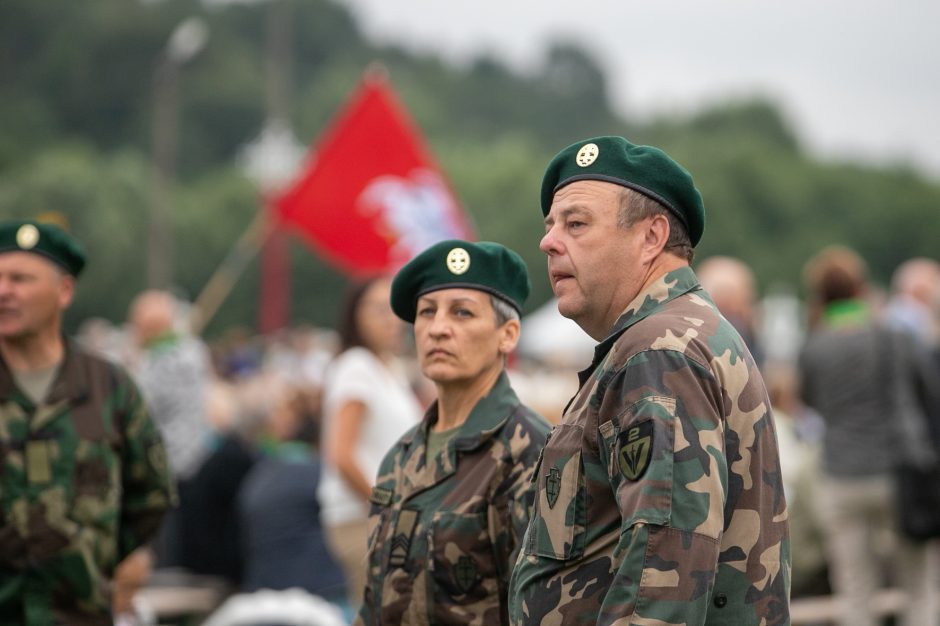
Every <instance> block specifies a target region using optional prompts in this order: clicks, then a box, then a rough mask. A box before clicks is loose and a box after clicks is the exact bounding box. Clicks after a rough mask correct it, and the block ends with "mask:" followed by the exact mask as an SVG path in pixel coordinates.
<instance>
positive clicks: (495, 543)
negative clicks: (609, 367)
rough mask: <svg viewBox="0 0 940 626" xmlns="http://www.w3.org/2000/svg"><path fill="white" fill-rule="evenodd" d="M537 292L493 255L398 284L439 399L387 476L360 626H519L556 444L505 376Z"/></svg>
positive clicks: (417, 271)
mask: <svg viewBox="0 0 940 626" xmlns="http://www.w3.org/2000/svg"><path fill="white" fill-rule="evenodd" d="M528 292H529V279H528V275H527V273H526V268H525V265H524V264H523V262H522V260H521V259H520V258H519V257H518V255H516V254H515V253H514V252H511V251H509V250H507V249H506V248H504V247H502V246H500V245H498V244H494V243H489V242H481V243H469V242H465V241H456V240H452V241H444V242H441V243H439V244H436V245H434V246H432V247H431V248H429V249H428V250H425V251H424V252H423V253H421V254H420V255H419V256H418V257H416V258H415V259H414V260H413V261H411V262H410V263H409V264H408V265H406V266H405V267H404V268H403V269H402V270H401V272H399V274H398V275H397V276H396V278H395V280H394V282H393V284H392V296H391V300H392V309H393V310H394V311H395V313H396V314H397V315H398V316H399V317H401V318H402V319H404V320H406V321H408V322H413V323H414V325H415V340H416V344H417V352H418V358H419V361H420V363H421V368H422V371H423V372H424V374H425V375H426V376H427V377H428V378H430V379H431V380H432V381H434V383H435V384H436V386H437V390H438V399H437V401H435V403H434V404H433V405H432V406H431V408H430V409H429V410H428V412H427V413H426V415H425V417H424V419H423V421H422V422H421V423H420V424H419V425H418V426H416V427H415V428H413V429H412V430H411V431H409V432H408V433H406V434H405V435H404V436H403V437H402V438H401V439H400V440H399V441H398V442H397V443H396V444H395V445H394V446H393V447H392V449H391V450H390V451H389V453H388V454H387V455H386V457H385V459H384V461H383V462H382V465H381V468H380V469H379V474H378V478H377V481H376V486H375V488H374V489H373V491H372V497H371V501H372V510H371V516H370V536H369V571H368V578H367V583H366V589H365V594H364V604H363V606H362V609H361V611H360V613H359V617H358V620H357V623H359V624H395V625H397V624H428V623H431V624H497V623H498V624H508V621H509V617H508V613H507V602H506V600H507V590H508V586H509V574H510V572H511V571H512V564H513V563H514V562H515V556H516V554H517V553H518V549H519V545H520V541H521V538H522V533H523V532H524V531H525V526H526V523H527V522H528V518H529V514H530V512H531V505H532V487H531V477H532V469H533V468H534V466H535V463H536V460H537V458H538V454H539V451H540V450H541V448H542V445H543V444H544V443H545V438H546V435H547V434H548V424H547V422H545V420H544V419H542V418H541V417H540V416H538V415H536V414H535V413H533V412H532V411H531V410H530V409H528V408H526V407H525V406H523V405H522V404H520V402H519V399H518V398H517V397H516V394H515V393H514V392H513V390H512V387H511V386H510V384H509V380H508V378H507V376H506V373H505V371H504V364H505V359H506V356H507V355H508V354H509V353H510V352H511V351H512V349H513V348H514V347H515V345H516V342H517V340H518V337H519V315H518V312H519V309H520V307H521V306H522V303H523V302H524V301H525V298H526V296H527V295H528Z"/></svg>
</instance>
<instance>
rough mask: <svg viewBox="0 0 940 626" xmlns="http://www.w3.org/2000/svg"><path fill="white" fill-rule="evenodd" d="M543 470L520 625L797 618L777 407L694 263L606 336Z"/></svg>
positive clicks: (518, 607)
mask: <svg viewBox="0 0 940 626" xmlns="http://www.w3.org/2000/svg"><path fill="white" fill-rule="evenodd" d="M580 379H581V388H580V390H579V391H578V393H577V394H576V395H575V397H574V398H573V399H572V401H571V402H570V404H569V405H568V407H567V408H566V409H565V413H564V416H563V418H562V422H561V424H559V425H558V426H557V427H556V428H555V429H554V430H553V431H552V434H551V436H550V437H549V441H548V443H547V444H546V446H545V450H544V451H543V454H542V458H541V459H540V462H539V467H538V468H537V469H536V473H535V479H536V481H537V485H538V486H537V492H536V496H535V511H534V513H533V517H532V520H531V521H530V523H529V527H528V529H527V531H526V535H525V538H524V540H523V549H522V551H521V553H520V555H519V558H518V560H517V561H516V565H515V568H514V570H513V574H512V581H511V584H510V596H509V597H510V617H511V620H512V623H513V624H516V625H522V624H526V625H528V624H620V625H627V624H644V625H652V624H656V625H659V626H662V625H666V624H669V625H678V624H682V625H692V624H696V625H698V624H741V625H757V624H762V625H766V626H772V625H781V624H789V621H790V618H789V591H790V564H789V534H788V524H787V508H786V503H785V501H784V496H783V486H782V483H781V476H780V463H779V458H778V453H777V440H776V432H775V429H774V423H773V415H772V412H771V408H770V402H769V400H768V397H767V392H766V390H765V388H764V384H763V380H762V379H761V376H760V374H759V373H758V371H757V368H756V366H755V364H754V361H753V359H752V358H751V355H750V353H749V352H748V350H747V348H746V347H745V345H744V342H743V341H742V340H741V338H740V336H739V335H738V334H737V332H736V331H735V330H734V329H733V328H732V326H731V325H730V324H729V323H728V322H727V321H726V320H725V319H724V318H723V317H721V315H720V314H719V313H718V311H717V309H716V308H715V306H714V304H713V303H712V302H711V300H710V298H709V297H708V295H707V294H706V293H705V292H704V291H702V289H701V287H700V286H699V285H698V280H697V278H696V277H695V274H694V273H693V272H692V270H691V269H690V268H681V269H678V270H675V271H673V272H670V273H668V274H666V275H665V276H663V277H662V278H661V279H660V280H658V281H657V282H656V283H655V284H653V285H651V286H650V287H649V288H648V289H647V290H646V291H644V292H643V293H640V294H639V295H638V296H637V298H636V299H634V301H633V302H632V303H631V304H630V305H629V306H628V307H627V309H626V310H625V312H624V313H623V315H622V316H621V317H620V319H619V320H618V321H617V323H616V325H615V327H614V329H613V332H612V333H611V335H610V336H608V338H607V339H605V340H604V341H603V342H602V343H601V344H599V345H598V346H597V349H596V352H595V357H594V363H593V365H592V367H591V368H589V369H588V370H585V371H584V372H582V373H581V375H580Z"/></svg>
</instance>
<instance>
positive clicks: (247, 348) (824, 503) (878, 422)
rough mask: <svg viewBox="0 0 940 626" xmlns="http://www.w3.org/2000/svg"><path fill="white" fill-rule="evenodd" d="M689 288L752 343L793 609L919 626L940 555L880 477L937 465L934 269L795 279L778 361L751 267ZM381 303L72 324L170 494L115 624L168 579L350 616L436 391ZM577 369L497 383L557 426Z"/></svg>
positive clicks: (531, 366)
mask: <svg viewBox="0 0 940 626" xmlns="http://www.w3.org/2000/svg"><path fill="white" fill-rule="evenodd" d="M695 271H696V273H697V275H698V276H699V278H700V280H701V283H702V285H703V286H704V287H705V289H706V291H708V292H709V294H710V295H711V296H712V298H713V299H714V301H715V303H716V305H717V306H718V308H719V309H720V310H721V312H722V313H723V315H724V316H725V317H726V318H727V319H728V320H729V321H731V322H732V323H733V324H734V326H735V327H736V328H737V329H738V330H739V332H740V334H741V336H742V337H743V338H744V339H745V341H746V342H747V343H748V346H749V348H750V350H751V352H752V353H753V354H754V356H755V358H756V359H757V361H758V363H759V364H760V365H761V369H762V371H763V374H764V378H765V381H766V384H767V386H768V389H769V391H770V397H771V400H772V402H773V404H774V414H775V418H776V421H777V429H778V431H777V432H778V437H779V441H778V444H779V447H780V459H781V464H782V468H781V469H782V474H783V481H784V485H785V491H786V496H787V500H788V504H789V515H790V523H791V555H792V559H793V571H792V574H793V577H792V583H793V586H792V590H793V596H794V598H796V597H801V596H813V595H822V594H830V593H833V594H837V595H839V597H842V598H846V599H848V602H847V603H846V605H845V606H847V607H854V609H853V610H854V611H855V612H854V613H853V617H852V621H851V622H850V623H853V624H869V623H871V624H874V623H877V622H876V621H875V619H874V618H873V617H872V616H871V615H870V612H868V610H867V609H866V607H867V599H868V598H869V597H870V596H871V594H872V593H873V592H874V590H875V589H877V588H880V587H885V586H891V587H899V588H903V589H904V590H905V591H906V592H907V593H908V594H909V597H910V598H911V599H912V600H913V604H916V606H917V608H918V610H919V611H920V613H919V615H920V617H917V616H914V617H912V618H911V619H913V620H915V621H912V622H910V623H923V624H931V623H935V621H931V620H935V619H936V615H937V614H938V608H937V605H936V601H935V597H936V596H937V595H938V594H940V568H938V562H940V545H938V544H937V543H936V541H935V540H933V539H930V538H926V539H912V538H911V537H910V536H909V534H907V533H903V532H899V530H898V528H899V525H898V517H899V504H898V494H897V481H896V478H895V473H894V470H895V468H896V467H897V466H898V465H899V462H900V461H901V460H904V459H909V458H914V457H917V456H918V455H926V456H925V457H924V459H925V460H924V464H926V465H929V464H930V462H931V459H930V458H928V457H929V456H930V455H931V454H936V450H940V442H938V440H937V439H938V438H940V426H938V423H937V422H938V421H940V403H937V402H936V398H933V397H931V394H932V393H933V395H936V391H937V389H940V375H938V374H937V372H938V371H940V341H938V340H940V265H938V264H937V263H936V262H935V261H933V260H929V259H923V258H918V259H912V260H910V261H908V262H906V263H904V264H902V265H901V266H899V267H898V268H897V271H896V272H895V273H894V276H893V278H892V280H891V283H890V286H889V287H888V288H887V289H879V288H877V287H875V286H874V285H873V284H872V283H871V281H870V280H869V278H868V275H867V268H866V265H865V262H864V260H863V259H862V258H860V257H859V256H858V255H857V254H856V253H855V252H853V251H852V250H849V249H846V248H839V247H833V248H827V249H825V250H822V251H820V253H819V254H818V255H817V256H815V257H814V258H813V259H810V260H809V261H808V263H807V265H806V268H805V271H804V279H805V285H804V286H805V299H804V302H805V305H804V307H805V308H804V313H803V315H802V316H801V319H800V320H798V321H799V327H800V331H801V333H800V334H801V337H800V338H799V340H798V343H799V345H798V346H791V347H792V348H793V349H791V350H786V349H784V350H780V349H778V348H779V347H775V346H772V345H765V344H767V343H769V342H772V341H773V336H772V335H771V334H768V333H767V332H766V330H767V329H766V320H769V319H771V317H772V312H770V311H767V310H766V308H765V307H766V303H767V302H769V300H763V301H762V300H761V298H760V296H759V293H758V288H757V281H756V279H755V277H754V275H753V273H752V272H751V270H750V268H748V266H747V265H746V264H744V263H742V262H741V261H739V260H737V259H733V258H728V257H711V258H708V259H704V260H703V261H701V262H700V263H698V264H697V265H696V267H695ZM388 290H389V285H388V281H387V280H384V279H376V280H373V281H368V282H365V283H362V284H357V285H354V286H352V287H351V288H350V290H349V292H348V294H347V296H346V298H345V300H344V302H343V303H342V307H341V309H340V318H339V322H338V324H337V328H336V329H325V328H316V327H312V326H297V327H294V328H290V329H285V330H284V331H282V332H280V333H277V334H274V335H271V336H257V335H254V334H252V333H251V332H250V331H248V330H246V329H231V330H229V331H228V332H226V333H225V334H224V335H223V336H222V337H220V338H219V339H217V340H214V341H211V342H209V343H208V344H206V343H204V342H203V341H202V340H200V339H199V338H197V337H195V336H193V335H192V334H190V333H189V332H187V326H188V324H187V320H188V318H189V314H190V311H189V309H188V306H187V305H186V303H184V302H181V301H179V300H178V299H176V298H174V297H173V295H171V294H169V293H166V292H160V291H148V292H145V293H142V294H140V295H139V296H138V297H137V298H136V299H135V301H134V302H133V304H132V305H131V307H130V309H129V312H128V318H127V322H126V323H125V324H122V325H113V324H110V323H109V322H106V321H104V320H100V319H93V320H88V321H86V322H85V323H84V324H83V325H82V327H81V330H80V333H79V337H78V339H79V340H80V341H81V342H82V343H83V344H84V345H86V346H87V347H89V348H93V349H95V350H97V351H98V352H100V353H103V354H105V355H107V356H108V357H110V358H111V359H113V360H115V361H118V362H120V363H122V364H124V365H125V366H126V367H127V368H128V369H129V370H130V371H131V373H132V374H133V375H134V377H135V379H136V381H137V382H138V384H139V386H140V388H141V391H142V393H143V395H144V397H145V399H146V401H147V403H148V405H149V407H150V409H151V411H152V414H153V417H154V419H155V421H156V422H157V425H158V426H159V428H160V430H161V434H162V435H163V438H164V442H165V445H166V448H167V452H168V457H169V463H170V466H171V469H172V471H173V475H174V477H175V480H176V482H177V489H178V493H179V498H180V504H179V507H178V508H176V509H175V510H174V511H173V512H172V514H171V515H169V516H168V517H167V519H166V521H165V523H164V526H163V528H162V531H161V533H160V535H159V537H158V540H157V541H156V542H155V543H154V544H153V545H152V546H151V547H150V548H148V549H147V550H143V551H140V553H139V554H136V555H135V556H134V558H132V559H129V560H128V561H126V562H125V563H124V564H123V565H122V568H121V569H120V570H119V572H118V575H117V578H116V581H115V590H116V595H115V614H116V615H118V616H121V615H124V616H125V617H126V618H127V619H128V620H129V619H130V616H132V615H136V617H135V619H140V617H141V615H146V614H147V612H148V609H147V607H146V606H143V605H142V604H141V602H140V598H139V597H138V596H136V595H135V594H136V593H137V592H138V590H139V589H140V588H141V586H144V585H148V584H153V581H155V580H161V579H162V580H172V576H169V574H168V573H174V572H175V573H177V574H179V575H180V576H183V575H187V576H188V575H194V576H204V577H211V579H212V580H214V581H217V582H218V583H219V585H220V589H222V595H221V596H220V597H228V596H231V597H230V599H229V602H228V603H226V604H225V605H223V606H222V607H220V608H219V610H218V612H217V614H216V615H215V616H214V620H215V621H213V622H212V623H213V624H221V625H223V626H224V624H225V623H229V622H227V621H226V620H227V619H229V618H228V617H227V616H230V615H238V614H239V611H248V610H251V611H257V610H259V609H258V607H259V606H262V605H263V606H270V607H271V611H272V612H273V613H278V612H284V611H287V612H289V611H290V610H292V608H291V607H295V608H296V607H299V608H296V610H298V611H302V610H310V606H314V607H316V608H317V610H323V611H324V615H327V617H324V622H323V623H333V622H330V621H329V620H330V619H332V620H334V621H335V623H344V622H348V621H349V620H350V619H351V616H352V615H353V613H354V612H355V610H356V607H357V605H358V603H359V602H360V601H361V599H360V597H359V595H358V594H360V593H361V590H362V586H363V583H362V577H363V575H364V568H365V551H366V542H367V535H368V529H367V523H366V521H367V502H368V497H369V492H370V489H371V483H372V480H373V479H374V476H375V471H376V469H377V464H378V462H379V461H380V460H381V458H382V456H383V455H384V452H385V450H387V448H388V446H389V445H390V444H391V443H392V442H393V441H395V440H396V439H397V438H398V437H399V436H400V435H401V434H403V433H404V431H405V430H407V429H408V428H409V427H410V426H411V425H413V424H415V423H417V421H418V420H419V419H420V417H421V415H422V414H423V411H424V409H425V408H426V407H427V406H428V405H429V403H430V402H431V401H432V400H433V393H434V388H433V386H432V385H429V384H428V382H427V381H426V380H424V379H423V378H422V376H421V375H420V372H419V369H418V367H417V362H416V359H415V358H414V355H413V354H411V353H409V347H413V342H412V341H408V340H407V332H408V329H407V328H406V327H405V325H404V324H402V323H401V322H400V321H399V320H398V319H397V318H396V317H395V316H394V315H392V314H391V312H390V310H389V307H388ZM522 328H523V331H522V332H523V335H524V334H525V332H526V328H527V325H526V321H525V319H523V326H522ZM576 332H580V331H576ZM895 338H901V339H895ZM558 339H559V341H562V340H563V339H564V338H562V337H559V338H558ZM785 340H786V341H788V342H789V343H793V341H794V340H793V338H791V337H787V338H786V339H785ZM894 341H899V342H901V344H899V346H898V347H897V348H895V347H893V345H894V344H892V343H891V342H894ZM412 349H413V348H412ZM781 354H782V355H788V354H792V355H798V356H797V357H796V358H781V356H780V355H781ZM892 355H897V356H892ZM572 361H573V360H572V359H568V360H566V359H557V358H535V357H534V356H533V355H531V354H518V355H515V356H514V358H513V360H512V361H511V362H510V364H509V373H510V377H511V378H512V381H513V386H514V387H515V388H516V389H517V391H518V393H519V395H520V398H521V399H522V400H523V401H524V402H525V403H526V404H528V405H529V406H532V407H533V408H535V409H536V410H538V411H539V412H541V413H542V414H543V415H544V416H545V417H547V418H548V419H549V420H550V421H553V422H557V421H558V419H560V416H561V414H562V411H563V409H564V405H565V403H566V402H567V400H568V398H569V397H570V396H571V395H572V394H573V393H574V392H575V391H576V390H577V389H576V385H577V376H576V371H577V369H578V366H577V364H576V363H574V362H572ZM901 361H904V362H903V363H902V362H901ZM585 365H586V363H585ZM902 379H903V380H902ZM906 381H910V385H908V382H906ZM901 388H904V389H907V388H910V389H913V392H912V394H908V395H909V396H910V398H909V399H908V400H909V402H911V403H914V404H916V405H917V407H916V411H915V412H917V411H919V412H920V414H921V416H922V417H924V418H925V419H924V420H923V424H924V425H923V426H922V427H921V426H911V427H910V429H908V430H907V431H905V430H904V428H905V427H904V426H898V424H896V423H895V422H897V421H899V420H900V418H898V417H897V414H899V413H900V412H903V409H897V406H898V404H897V400H896V396H898V394H899V393H900V392H899V391H898V390H899V389H901ZM888 403H891V404H890V405H889V404H888ZM892 414H894V415H892ZM931 419H932V420H933V421H931ZM917 428H921V430H920V431H917V430H916V429H917ZM911 429H913V430H911ZM931 443H933V444H934V445H930V444H931ZM920 444H923V445H922V446H921V447H922V449H921V450H918V449H916V446H917V445H920ZM912 446H913V447H912ZM148 581H149V582H148ZM287 590H291V591H290V592H288V591H287ZM272 592H282V593H290V594H294V595H292V596H291V599H290V600H288V599H286V598H287V596H283V599H282V601H278V600H277V599H273V600H271V601H270V602H268V603H267V604H264V603H262V604H258V603H257V602H255V603H250V602H249V603H247V604H245V603H243V604H239V602H241V601H243V600H244V598H245V596H244V594H271V593H272ZM297 594H300V597H298V595H297ZM255 597H256V598H257V599H258V601H259V602H260V601H261V599H262V598H264V597H265V596H264V595H256V596H255ZM269 599H270V598H269ZM324 601H325V602H324ZM309 603H314V604H309ZM316 603H320V604H316ZM330 611H333V612H332V613H330ZM931 612H932V613H931ZM930 615H933V617H928V616H930ZM268 618H270V619H271V620H272V622H273V621H276V620H277V619H281V620H282V621H283V622H284V623H290V622H289V621H288V618H287V617H285V616H284V615H272V616H268ZM119 619H120V618H119ZM259 619H260V618H259ZM231 620H232V621H231V623H236V621H235V620H236V618H235V617H232V618H231ZM916 620H923V621H916ZM144 621H145V620H144ZM127 623H133V622H131V621H128V622H127Z"/></svg>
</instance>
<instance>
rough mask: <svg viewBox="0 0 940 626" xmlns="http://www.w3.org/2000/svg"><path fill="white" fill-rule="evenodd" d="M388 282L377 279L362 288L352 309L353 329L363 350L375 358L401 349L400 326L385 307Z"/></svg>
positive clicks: (388, 307)
mask: <svg viewBox="0 0 940 626" xmlns="http://www.w3.org/2000/svg"><path fill="white" fill-rule="evenodd" d="M390 291H391V281H390V280H389V279H385V278H383V279H380V280H377V281H375V282H374V283H372V284H371V285H369V287H368V288H366V291H365V293H364V294H362V298H361V299H360V300H359V305H358V306H357V307H356V325H357V326H358V327H359V333H360V335H361V336H362V340H363V342H365V345H366V347H367V348H368V349H369V350H371V351H372V352H375V353H376V354H386V353H395V352H398V351H399V350H400V349H401V341H402V331H403V330H404V326H403V322H402V321H401V320H400V319H398V317H397V316H396V315H395V314H394V313H393V312H392V306H391V304H389V294H390Z"/></svg>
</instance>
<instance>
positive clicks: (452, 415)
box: [433, 362, 503, 432]
mask: <svg viewBox="0 0 940 626" xmlns="http://www.w3.org/2000/svg"><path fill="white" fill-rule="evenodd" d="M502 371H503V364H502V362H499V363H498V364H497V366H495V367H493V368H492V369H490V370H488V371H486V372H485V373H483V374H482V375H481V376H478V377H476V378H475V379H473V380H472V381H469V382H466V381H460V382H453V383H439V384H438V385H437V397H438V402H437V421H436V422H434V426H433V429H434V431H436V432H443V431H445V430H452V429H454V428H457V427H458V426H461V425H462V424H463V423H464V422H466V421H467V418H468V417H470V412H471V411H473V407H475V406H476V405H477V402H479V401H480V399H481V398H483V397H485V396H486V395H487V394H488V393H489V392H490V390H491V389H493V386H494V385H495V384H496V381H497V380H499V375H500V374H501V373H502Z"/></svg>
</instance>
